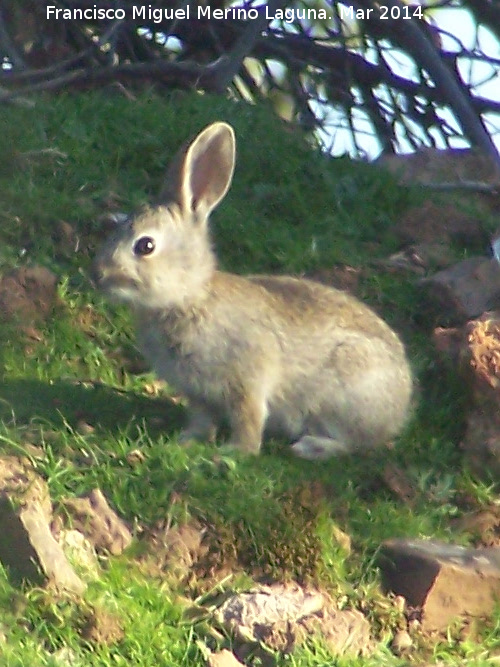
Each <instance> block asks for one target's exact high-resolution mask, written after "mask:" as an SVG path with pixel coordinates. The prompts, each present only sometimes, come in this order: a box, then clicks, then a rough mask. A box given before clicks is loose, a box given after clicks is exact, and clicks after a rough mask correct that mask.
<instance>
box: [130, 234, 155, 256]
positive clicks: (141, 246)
mask: <svg viewBox="0 0 500 667" xmlns="http://www.w3.org/2000/svg"><path fill="white" fill-rule="evenodd" d="M155 248H156V244H155V242H154V239H152V238H151V236H141V238H140V239H139V240H138V241H136V242H135V245H134V253H135V254H136V255H141V256H144V255H150V254H151V253H152V252H153V251H154V249H155Z"/></svg>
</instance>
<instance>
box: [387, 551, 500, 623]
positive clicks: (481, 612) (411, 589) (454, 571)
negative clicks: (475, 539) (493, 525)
mask: <svg viewBox="0 0 500 667" xmlns="http://www.w3.org/2000/svg"><path fill="white" fill-rule="evenodd" d="M380 567H381V570H382V575H383V580H384V585H385V587H386V589H387V590H390V591H392V592H394V593H396V594H397V595H403V596H404V597H405V598H406V600H407V601H408V605H410V606H413V607H420V608H421V610H422V629H423V630H424V631H435V630H444V629H446V627H447V626H448V625H449V624H450V623H451V622H452V621H453V620H454V619H456V618H459V617H464V616H466V617H470V616H473V617H474V616H486V615H488V614H490V613H491V612H492V611H493V609H494V608H495V605H496V601H497V599H498V597H499V596H500V549H498V548H489V549H488V548H487V549H467V548H465V547H459V546H454V545H448V544H444V543H440V542H435V541H430V540H429V541H427V540H406V539H399V540H398V539H394V540H388V541H386V542H384V543H383V545H382V548H381V552H380Z"/></svg>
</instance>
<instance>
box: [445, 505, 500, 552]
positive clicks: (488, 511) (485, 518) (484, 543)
mask: <svg viewBox="0 0 500 667" xmlns="http://www.w3.org/2000/svg"><path fill="white" fill-rule="evenodd" d="M454 528H455V529H458V530H461V531H465V532H467V533H471V534H472V535H473V537H474V544H475V546H477V547H500V507H498V506H497V505H492V506H490V507H487V508H484V509H481V510H478V511H477V512H471V513H470V514H467V515H466V516H463V517H461V518H460V519H458V520H457V521H456V522H455V523H454Z"/></svg>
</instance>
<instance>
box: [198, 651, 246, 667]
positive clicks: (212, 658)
mask: <svg viewBox="0 0 500 667" xmlns="http://www.w3.org/2000/svg"><path fill="white" fill-rule="evenodd" d="M207 664H208V667H244V665H243V663H242V662H240V661H239V660H238V658H236V657H235V656H234V655H233V654H232V653H231V651H228V650H227V649H224V650H222V651H219V653H212V654H211V655H209V656H208V662H207Z"/></svg>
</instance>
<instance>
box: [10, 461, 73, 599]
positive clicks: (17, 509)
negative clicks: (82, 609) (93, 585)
mask: <svg viewBox="0 0 500 667" xmlns="http://www.w3.org/2000/svg"><path fill="white" fill-rule="evenodd" d="M51 510H52V508H51V503H50V498H49V493H48V488H47V485H46V483H45V482H44V481H43V480H42V479H41V478H40V477H39V476H38V475H37V474H36V473H35V472H34V470H33V469H32V467H31V465H30V464H29V462H24V461H22V460H21V459H18V458H16V457H13V456H10V457H3V458H2V459H0V560H1V561H2V563H3V564H4V565H5V566H7V567H8V568H9V570H10V572H11V574H12V575H13V576H14V578H15V579H17V580H19V581H22V580H27V581H31V582H33V583H43V582H44V580H45V579H48V580H49V583H50V584H51V585H53V586H54V587H55V588H56V589H59V590H64V591H68V592H71V593H74V594H77V595H81V594H82V593H83V591H84V590H85V584H84V583H83V581H82V580H81V579H80V578H79V577H78V576H77V575H76V573H75V572H74V570H73V568H72V567H71V565H70V564H69V562H68V560H67V558H66V556H65V555H64V552H63V550H62V549H61V547H60V545H59V544H58V543H57V542H56V540H55V539H54V537H53V535H52V533H51V531H50V521H51Z"/></svg>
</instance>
